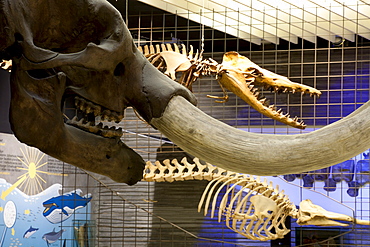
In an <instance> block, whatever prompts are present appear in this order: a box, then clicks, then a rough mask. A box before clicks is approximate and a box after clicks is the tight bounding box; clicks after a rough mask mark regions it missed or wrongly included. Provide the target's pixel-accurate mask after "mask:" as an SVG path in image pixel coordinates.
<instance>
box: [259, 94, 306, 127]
mask: <svg viewBox="0 0 370 247" xmlns="http://www.w3.org/2000/svg"><path fill="white" fill-rule="evenodd" d="M259 102H260V103H261V104H262V105H264V106H265V107H267V108H269V109H270V110H271V111H274V112H276V113H278V114H279V115H280V118H281V119H291V120H292V121H293V122H295V123H296V124H294V125H295V126H296V127H298V128H304V127H305V126H306V125H305V124H304V122H303V121H301V122H298V117H297V116H295V117H294V118H290V115H289V113H286V114H283V109H281V108H280V109H277V108H276V106H275V105H270V102H269V100H267V99H266V98H262V99H259Z"/></svg>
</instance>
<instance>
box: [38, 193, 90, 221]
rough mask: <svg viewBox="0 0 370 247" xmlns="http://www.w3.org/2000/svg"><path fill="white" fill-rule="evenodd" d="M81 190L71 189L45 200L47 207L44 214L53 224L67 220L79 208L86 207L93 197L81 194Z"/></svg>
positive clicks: (44, 203)
mask: <svg viewBox="0 0 370 247" xmlns="http://www.w3.org/2000/svg"><path fill="white" fill-rule="evenodd" d="M80 193H81V190H76V191H71V192H68V193H66V194H63V195H60V196H56V197H52V198H50V199H49V200H47V201H45V202H43V204H42V205H43V206H44V207H45V209H44V212H43V215H44V217H45V218H46V219H47V220H48V221H50V222H51V223H53V224H57V223H60V222H62V221H65V220H66V219H68V218H69V217H71V216H72V215H73V213H74V212H75V211H76V210H77V209H79V208H83V207H85V206H86V205H87V204H88V203H89V202H90V201H91V199H92V196H91V195H89V194H88V195H85V196H83V197H82V196H80V195H79V194H80Z"/></svg>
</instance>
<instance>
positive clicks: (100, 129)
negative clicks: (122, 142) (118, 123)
mask: <svg viewBox="0 0 370 247" xmlns="http://www.w3.org/2000/svg"><path fill="white" fill-rule="evenodd" d="M67 124H69V125H72V126H75V127H77V128H79V129H82V130H85V131H88V132H90V133H94V134H99V135H101V136H104V137H108V138H114V137H121V136H122V134H123V130H122V128H116V127H114V126H112V127H108V126H104V125H103V123H99V124H98V125H95V124H94V123H93V122H86V123H85V120H84V119H83V118H82V119H80V120H78V119H77V117H76V116H75V117H74V118H73V119H72V120H68V121H67Z"/></svg>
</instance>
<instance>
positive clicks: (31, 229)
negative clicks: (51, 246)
mask: <svg viewBox="0 0 370 247" xmlns="http://www.w3.org/2000/svg"><path fill="white" fill-rule="evenodd" d="M38 230H39V228H33V227H32V226H30V228H28V230H27V231H26V232H25V233H24V234H23V238H29V237H31V236H32V235H33V234H34V233H35V232H37V231H38Z"/></svg>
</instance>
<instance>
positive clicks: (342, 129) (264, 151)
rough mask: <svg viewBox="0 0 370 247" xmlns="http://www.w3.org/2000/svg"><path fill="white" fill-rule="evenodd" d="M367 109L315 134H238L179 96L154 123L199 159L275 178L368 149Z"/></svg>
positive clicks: (321, 165)
mask: <svg viewBox="0 0 370 247" xmlns="http://www.w3.org/2000/svg"><path fill="white" fill-rule="evenodd" d="M369 105H370V103H369V102H368V103H366V104H365V105H364V106H362V107H360V108H359V109H358V110H356V111H355V112H354V113H352V114H351V115H349V116H347V117H346V118H344V119H342V120H339V121H338V122H336V123H333V124H331V125H328V126H326V127H323V128H322V129H320V130H316V131H313V132H311V133H306V134H297V135H271V134H255V133H249V132H245V131H242V130H238V129H235V128H233V127H231V126H229V125H227V124H224V123H222V122H220V121H218V120H215V119H213V118H212V117H210V116H208V115H207V114H205V113H203V112H202V111H200V110H199V109H198V108H196V107H194V106H193V105H191V104H190V103H189V102H188V101H186V100H185V99H184V98H182V97H179V96H175V97H173V99H172V100H171V101H170V102H169V104H168V106H167V108H166V110H165V112H164V113H163V115H162V117H160V118H154V119H152V121H151V122H150V123H151V124H152V125H153V126H154V127H155V128H157V129H158V130H159V131H160V132H162V133H163V134H165V135H166V136H167V137H168V138H169V139H170V140H171V141H173V142H174V143H176V144H177V145H178V146H179V147H181V148H182V149H183V150H185V151H186V152H188V153H190V154H192V155H194V156H196V157H198V158H200V159H201V160H204V161H206V162H209V163H212V164H214V165H216V166H218V167H221V168H223V169H227V170H230V171H234V172H240V173H246V174H254V175H262V176H271V175H281V174H291V173H301V172H305V171H310V170H317V169H322V168H325V167H328V166H331V165H334V164H337V163H340V162H342V161H345V160H348V159H350V158H352V157H354V156H356V155H358V154H359V153H362V152H364V151H365V150H367V149H368V148H369V147H370V138H369V137H370V118H369V117H368V116H369V114H370V107H369Z"/></svg>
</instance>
